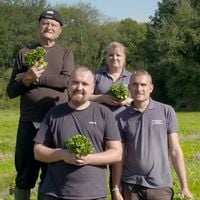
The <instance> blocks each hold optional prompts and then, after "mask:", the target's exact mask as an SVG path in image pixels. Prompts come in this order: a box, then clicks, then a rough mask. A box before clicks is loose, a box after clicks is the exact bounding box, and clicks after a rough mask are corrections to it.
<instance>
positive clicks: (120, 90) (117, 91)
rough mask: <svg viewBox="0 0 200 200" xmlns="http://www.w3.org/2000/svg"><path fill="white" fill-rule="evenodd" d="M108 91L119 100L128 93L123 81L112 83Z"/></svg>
mask: <svg viewBox="0 0 200 200" xmlns="http://www.w3.org/2000/svg"><path fill="white" fill-rule="evenodd" d="M108 93H109V94H110V95H112V96H113V97H115V98H116V99H119V100H125V99H126V98H128V94H129V92H128V88H127V87H126V86H124V84H123V83H118V84H114V85H112V87H111V88H110V90H109V92H108Z"/></svg>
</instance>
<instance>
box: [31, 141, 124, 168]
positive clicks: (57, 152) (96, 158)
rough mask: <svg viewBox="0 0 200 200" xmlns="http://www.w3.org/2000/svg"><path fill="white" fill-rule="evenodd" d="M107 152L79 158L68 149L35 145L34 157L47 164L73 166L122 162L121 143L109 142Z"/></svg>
mask: <svg viewBox="0 0 200 200" xmlns="http://www.w3.org/2000/svg"><path fill="white" fill-rule="evenodd" d="M106 146H107V150H106V151H104V152H102V153H95V154H89V155H87V156H84V157H81V158H78V157H76V156H75V155H74V154H71V153H69V152H68V150H66V149H61V148H55V149H53V148H49V147H46V146H45V145H43V144H38V143H36V144H35V145H34V155H35V159H36V160H40V161H42V162H46V163H52V162H57V161H64V162H65V163H69V164H73V165H78V166H82V165H88V164H90V165H106V164H110V163H114V162H117V161H120V160H121V158H122V146H121V142H120V141H107V142H106Z"/></svg>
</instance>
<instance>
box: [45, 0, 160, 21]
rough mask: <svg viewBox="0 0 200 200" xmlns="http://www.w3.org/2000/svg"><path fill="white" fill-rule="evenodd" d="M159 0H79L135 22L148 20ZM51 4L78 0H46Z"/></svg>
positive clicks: (108, 14) (118, 18)
mask: <svg viewBox="0 0 200 200" xmlns="http://www.w3.org/2000/svg"><path fill="white" fill-rule="evenodd" d="M160 1H161V0H81V2H84V3H90V5H91V6H92V7H94V8H96V9H98V10H99V11H100V12H101V13H102V14H103V15H105V16H107V17H111V18H113V19H116V20H123V19H125V18H132V19H133V20H136V21H137V22H148V21H150V20H149V17H150V16H154V14H155V11H156V10H157V8H158V5H157V3H158V2H160ZM47 2H49V3H50V4H51V5H53V6H54V5H56V4H60V3H61V4H63V3H64V4H65V3H66V4H67V5H74V4H77V3H78V2H80V0H47Z"/></svg>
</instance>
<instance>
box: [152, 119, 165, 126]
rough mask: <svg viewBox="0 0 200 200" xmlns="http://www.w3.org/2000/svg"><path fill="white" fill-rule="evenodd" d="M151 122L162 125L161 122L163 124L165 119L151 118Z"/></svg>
mask: <svg viewBox="0 0 200 200" xmlns="http://www.w3.org/2000/svg"><path fill="white" fill-rule="evenodd" d="M151 124H152V125H154V124H155V125H161V124H163V121H162V119H152V120H151Z"/></svg>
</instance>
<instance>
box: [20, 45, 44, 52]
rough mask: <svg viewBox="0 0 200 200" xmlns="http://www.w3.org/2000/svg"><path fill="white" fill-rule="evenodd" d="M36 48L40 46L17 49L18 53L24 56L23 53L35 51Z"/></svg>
mask: <svg viewBox="0 0 200 200" xmlns="http://www.w3.org/2000/svg"><path fill="white" fill-rule="evenodd" d="M38 46H40V45H39V44H33V45H27V46H24V47H21V48H20V49H19V53H22V54H24V53H26V52H28V51H31V50H33V49H35V48H36V47H38Z"/></svg>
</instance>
